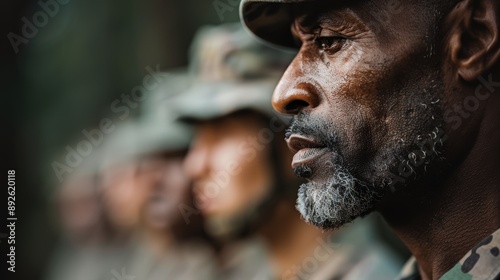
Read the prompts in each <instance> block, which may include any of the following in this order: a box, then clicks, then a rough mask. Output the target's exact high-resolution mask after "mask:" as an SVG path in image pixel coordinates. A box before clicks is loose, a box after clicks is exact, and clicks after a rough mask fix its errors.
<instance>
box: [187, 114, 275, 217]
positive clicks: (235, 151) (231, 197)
mask: <svg viewBox="0 0 500 280" xmlns="http://www.w3.org/2000/svg"><path fill="white" fill-rule="evenodd" d="M262 127H264V125H263V121H262V120H261V119H260V118H258V117H256V115H254V114H251V113H245V114H237V115H231V116H227V117H224V118H222V119H219V120H217V121H210V122H205V123H202V124H200V125H199V126H198V127H197V130H196V132H197V133H196V139H195V141H194V143H193V145H192V147H191V149H190V151H189V153H188V156H187V159H186V162H185V168H186V170H187V172H188V174H189V175H190V176H192V178H193V179H194V195H195V201H196V204H197V207H198V208H199V209H200V210H201V211H202V212H203V213H204V214H205V215H206V216H207V217H209V218H210V217H215V218H220V217H231V216H233V215H238V214H241V213H243V212H245V211H248V209H251V208H252V207H254V206H256V205H259V203H260V202H261V201H262V200H263V199H264V198H265V197H266V196H267V195H269V193H270V191H271V189H272V184H273V182H272V174H271V170H272V169H271V165H270V160H269V152H268V150H267V148H266V145H265V144H263V143H260V142H259V139H258V135H259V131H260V130H261V129H262Z"/></svg>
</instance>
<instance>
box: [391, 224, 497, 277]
mask: <svg viewBox="0 0 500 280" xmlns="http://www.w3.org/2000/svg"><path fill="white" fill-rule="evenodd" d="M398 279H399V280H419V279H421V276H420V273H419V270H418V264H417V261H416V260H415V258H413V257H412V258H411V259H410V260H409V261H408V262H407V263H406V265H405V266H404V268H403V271H402V272H401V274H400V276H399V278H398ZM439 279H440V280H462V279H463V280H499V279H500V229H499V230H497V231H496V232H494V233H493V234H491V235H490V236H488V237H487V238H485V239H484V240H483V241H481V242H479V244H477V245H476V246H475V247H474V248H472V250H470V251H469V252H468V253H467V254H466V255H465V256H464V257H463V258H462V259H461V260H460V262H458V263H457V264H456V265H455V266H454V267H453V268H452V269H451V270H449V271H448V272H447V273H445V274H444V275H443V276H441V278H439Z"/></svg>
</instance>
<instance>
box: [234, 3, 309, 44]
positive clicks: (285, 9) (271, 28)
mask: <svg viewBox="0 0 500 280" xmlns="http://www.w3.org/2000/svg"><path fill="white" fill-rule="evenodd" d="M309 1H313V0H274V1H273V0H267V1H266V0H247V1H242V2H241V5H240V18H241V20H242V22H243V26H245V28H246V29H247V30H248V31H250V32H251V33H252V34H253V35H255V37H257V39H258V40H259V41H262V42H263V43H265V44H267V45H269V46H271V47H274V48H279V49H282V50H289V51H296V50H297V48H298V46H297V44H296V42H295V40H294V38H293V36H292V32H291V25H292V22H293V15H292V11H291V5H290V4H293V3H300V2H309Z"/></svg>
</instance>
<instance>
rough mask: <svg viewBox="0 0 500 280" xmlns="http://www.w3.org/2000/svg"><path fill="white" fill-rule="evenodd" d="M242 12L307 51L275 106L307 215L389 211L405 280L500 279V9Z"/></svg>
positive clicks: (283, 2) (260, 8)
mask: <svg viewBox="0 0 500 280" xmlns="http://www.w3.org/2000/svg"><path fill="white" fill-rule="evenodd" d="M241 15H242V20H243V22H244V23H245V25H246V27H247V28H248V29H249V30H250V31H251V32H252V33H254V35H256V36H257V37H258V38H260V39H261V40H264V41H267V42H268V43H270V44H272V45H275V46H278V47H285V48H295V49H299V52H298V54H297V56H296V57H295V59H294V61H293V62H292V63H291V64H290V66H289V67H288V69H287V70H286V72H285V73H284V75H283V77H282V78H281V81H280V83H279V84H278V86H277V88H276V90H275V92H274V95H273V106H274V108H275V109H276V110H277V111H279V112H280V113H284V114H288V115H294V121H293V122H292V125H291V127H290V128H289V130H288V133H287V135H286V141H287V143H288V146H289V147H290V149H291V150H292V151H293V152H294V153H295V155H294V159H293V162H292V167H293V169H294V171H295V173H296V174H297V175H298V176H300V177H303V178H305V179H307V180H308V182H307V183H305V184H303V185H302V186H301V188H300V190H299V198H298V202H297V208H298V210H299V211H300V212H301V214H302V216H303V218H304V219H305V220H306V221H308V222H310V223H313V224H314V225H316V226H318V227H321V228H324V229H332V228H338V227H340V226H342V225H344V224H346V223H349V222H351V221H353V220H354V219H355V218H357V217H362V216H364V215H366V214H368V213H371V212H373V211H379V212H380V213H381V214H382V215H383V216H384V218H385V220H386V221H387V222H388V223H389V225H390V226H391V227H392V228H393V229H394V231H395V232H396V233H397V234H398V235H399V237H400V238H401V239H402V240H403V241H404V242H405V244H406V245H407V246H408V248H409V249H410V250H411V251H412V253H413V255H414V258H413V259H412V260H410V262H409V263H408V265H407V266H406V267H405V269H404V271H403V273H402V275H401V279H496V280H497V279H500V230H499V228H500V191H499V190H500V172H498V171H499V170H500V146H499V145H498V143H499V142H500V130H498V127H499V120H500V110H498V108H500V95H499V94H498V92H497V90H498V88H499V87H500V83H499V82H497V81H499V80H500V71H499V70H500V63H499V57H500V32H499V23H500V20H499V18H500V3H499V2H498V1H495V0H462V1H459V0H440V1H430V0H424V1H409V0H399V1H398V0H392V1H383V0H369V1H341V0H337V1H321V0H293V1H291V0H244V1H243V2H242V5H241ZM468 250H470V251H469V252H467V251H468Z"/></svg>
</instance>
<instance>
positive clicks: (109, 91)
mask: <svg viewBox="0 0 500 280" xmlns="http://www.w3.org/2000/svg"><path fill="white" fill-rule="evenodd" d="M42 1H43V2H47V0H42ZM221 2H222V3H228V4H227V5H231V4H232V3H234V2H235V1H234V0H221V1H220V2H219V3H221ZM219 7H220V6H219ZM226 7H227V6H226ZM231 7H232V9H231V10H226V11H225V12H224V13H223V19H222V20H221V16H220V15H219V14H218V12H217V10H216V9H215V8H214V1H212V0H207V1H200V0H182V1H179V0H142V1H139V0H86V1H82V0H70V1H69V2H68V3H67V4H64V5H60V6H59V11H58V12H57V13H56V14H55V16H54V17H49V19H48V22H47V24H46V25H45V26H43V27H41V28H39V30H38V32H37V33H36V35H35V36H34V37H33V38H31V39H29V42H28V43H26V44H21V45H20V46H19V52H18V53H17V54H16V53H15V51H14V48H13V47H12V45H11V43H10V41H9V38H8V34H9V33H10V32H13V33H15V34H18V35H21V34H22V30H21V29H22V25H23V22H22V21H21V19H22V18H23V17H26V18H28V19H29V20H31V19H32V18H33V15H34V14H35V13H36V12H38V11H40V10H41V7H40V5H39V4H38V1H26V0H3V2H2V3H1V13H2V16H1V20H2V36H3V37H2V38H3V39H2V50H1V56H2V72H1V80H0V81H1V82H2V85H3V89H2V105H3V106H2V107H3V108H2V120H4V122H3V127H4V129H3V133H2V135H3V136H2V137H1V138H2V147H3V151H4V154H3V156H2V163H3V165H2V166H3V167H4V168H3V169H2V172H4V173H7V170H9V169H16V178H17V188H16V195H17V200H16V202H17V216H18V219H19V220H18V224H17V225H18V228H17V229H16V232H17V244H16V245H17V252H16V254H17V259H16V261H17V264H16V268H17V273H16V278H13V279H41V276H42V275H43V273H44V269H45V267H46V265H47V262H48V261H49V260H50V258H49V256H50V254H51V251H52V250H53V247H54V245H55V243H56V241H57V237H58V236H57V222H56V219H55V213H54V205H53V199H52V198H51V196H52V193H53V191H54V189H55V187H57V184H58V181H57V178H56V176H55V174H54V171H53V169H52V166H51V164H52V162H53V161H55V160H58V159H59V158H60V157H61V156H63V155H64V153H65V150H64V147H65V146H67V145H74V144H75V142H77V141H79V140H82V133H81V131H82V130H83V129H93V128H96V127H98V122H99V121H100V120H101V119H102V118H103V117H107V116H110V117H112V116H113V115H114V114H113V113H112V112H111V110H110V105H111V103H112V102H113V100H115V99H116V98H118V97H119V96H120V95H121V94H122V93H125V94H129V93H130V91H131V89H132V88H133V87H134V86H136V85H140V84H141V83H142V78H143V77H144V76H145V75H146V74H147V72H146V70H145V67H146V66H151V67H152V68H154V67H155V66H156V65H157V64H159V65H160V68H161V69H162V70H168V69H170V68H173V67H182V66H185V65H186V63H187V59H188V47H189V44H190V41H191V39H192V37H193V35H194V32H195V31H196V29H197V28H198V27H200V26H201V25H203V24H219V23H222V22H231V21H237V20H238V9H237V7H236V5H235V4H232V6H231ZM5 177H6V174H5ZM4 195H6V194H4V193H2V201H4ZM3 205H6V204H4V203H2V206H3ZM5 207H6V206H5ZM1 211H2V213H3V214H2V215H5V212H4V210H3V209H1ZM2 220H4V218H2ZM4 232H6V229H5V227H2V228H1V230H0V233H4ZM0 241H2V242H1V243H0V246H1V254H2V258H3V257H5V254H4V252H6V243H5V241H4V239H2V240H0ZM2 263H3V259H2ZM2 270H4V269H3V266H2ZM0 275H3V274H0ZM2 279H3V278H2ZM8 279H11V278H8Z"/></svg>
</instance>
